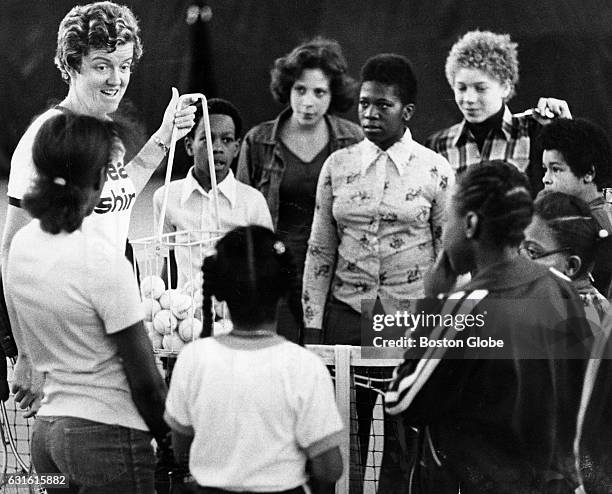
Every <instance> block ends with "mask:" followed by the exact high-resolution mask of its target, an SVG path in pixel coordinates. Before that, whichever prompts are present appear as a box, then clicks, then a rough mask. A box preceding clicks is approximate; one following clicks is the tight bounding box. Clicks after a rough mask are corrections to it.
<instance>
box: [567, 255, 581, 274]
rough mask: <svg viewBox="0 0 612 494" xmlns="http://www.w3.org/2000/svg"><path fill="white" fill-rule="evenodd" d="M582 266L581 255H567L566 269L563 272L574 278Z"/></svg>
mask: <svg viewBox="0 0 612 494" xmlns="http://www.w3.org/2000/svg"><path fill="white" fill-rule="evenodd" d="M581 267H582V259H580V257H579V256H567V258H566V259H565V269H564V270H563V273H564V274H565V275H567V276H568V277H570V278H572V279H573V278H574V276H576V274H578V271H580V268H581Z"/></svg>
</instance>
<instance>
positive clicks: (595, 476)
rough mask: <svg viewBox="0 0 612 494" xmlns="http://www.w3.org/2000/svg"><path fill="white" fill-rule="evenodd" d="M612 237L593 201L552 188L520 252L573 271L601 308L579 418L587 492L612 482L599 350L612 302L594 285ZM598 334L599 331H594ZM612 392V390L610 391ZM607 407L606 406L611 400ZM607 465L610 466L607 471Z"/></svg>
mask: <svg viewBox="0 0 612 494" xmlns="http://www.w3.org/2000/svg"><path fill="white" fill-rule="evenodd" d="M611 241H612V237H610V234H609V232H608V231H607V230H604V229H601V228H600V225H599V223H598V221H597V219H596V218H595V217H594V216H593V215H592V213H591V210H590V208H589V205H588V204H587V203H586V202H585V201H583V200H582V199H580V198H578V197H575V196H572V195H569V194H564V193H562V192H550V193H547V194H543V195H542V196H541V197H539V198H538V199H537V200H536V202H535V213H534V217H533V221H532V222H531V224H530V225H529V226H528V227H527V228H526V229H525V241H524V242H523V243H522V245H521V249H520V252H521V253H522V254H523V255H525V256H527V257H529V258H530V259H533V260H534V261H536V262H537V263H539V264H543V265H545V266H550V267H553V268H556V269H558V270H559V271H561V272H562V273H564V274H565V275H566V276H568V277H569V278H570V279H571V280H572V283H573V285H574V288H576V290H577V291H578V293H579V294H580V297H581V298H582V301H583V303H584V305H585V308H593V309H595V310H596V313H597V315H596V316H595V317H596V318H597V319H598V320H597V321H594V322H595V326H594V328H595V329H596V330H599V329H600V328H601V329H603V330H604V331H603V333H601V336H603V338H602V339H599V340H598V341H597V345H596V346H594V348H593V354H592V356H593V357H594V358H592V359H590V360H589V363H588V367H587V371H586V377H585V384H584V388H583V392H582V401H581V407H580V413H579V422H578V437H577V439H576V443H575V447H576V449H577V453H578V454H579V458H580V473H581V475H582V478H583V482H584V486H585V488H586V491H587V492H589V493H590V492H595V493H597V492H609V489H610V487H612V470H611V469H610V467H609V466H608V465H609V464H610V460H611V455H610V453H609V451H608V450H609V447H607V446H606V447H603V448H602V447H601V444H606V445H608V444H609V441H608V442H606V441H605V440H604V439H603V438H610V437H612V427H611V426H610V420H609V417H608V415H609V412H607V411H606V409H609V408H610V402H611V401H610V394H609V393H608V392H606V390H607V389H608V388H609V386H608V385H607V384H606V383H607V381H609V375H610V369H609V362H605V361H603V362H604V365H603V367H602V366H601V363H602V360H601V354H600V353H596V352H598V351H599V350H601V349H602V348H604V346H605V344H606V339H607V338H608V337H609V327H608V326H609V323H608V321H607V320H606V316H607V315H609V311H610V302H609V301H608V299H606V298H605V297H604V296H603V295H602V294H601V293H600V292H599V291H598V290H597V289H596V288H595V287H594V286H593V284H592V281H591V280H592V278H591V276H590V272H591V270H592V269H593V266H594V264H595V259H596V258H597V255H598V253H599V252H601V251H608V252H609V251H610V242H611ZM595 336H597V334H596V335H595ZM608 391H609V390H608ZM606 404H607V406H604V405H606ZM606 470H608V471H607V472H606Z"/></svg>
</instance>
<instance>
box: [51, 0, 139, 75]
mask: <svg viewBox="0 0 612 494" xmlns="http://www.w3.org/2000/svg"><path fill="white" fill-rule="evenodd" d="M125 43H134V57H133V61H132V67H133V66H135V65H136V62H137V61H138V60H139V59H140V57H141V56H142V41H141V39H140V28H139V27H138V20H137V19H136V16H135V15H134V13H133V12H132V11H131V10H130V9H129V7H126V6H125V5H118V4H116V3H114V2H108V1H106V2H95V3H90V4H87V5H77V6H75V7H73V8H72V10H70V12H68V13H67V14H66V16H65V17H64V18H63V19H62V22H61V23H60V26H59V29H58V32H57V49H56V53H55V65H56V67H57V68H58V69H59V71H60V72H61V74H62V79H63V80H64V82H66V83H69V80H70V77H69V76H68V72H69V71H70V69H74V70H76V71H80V70H81V61H82V60H83V57H84V56H87V54H89V52H90V50H97V49H104V50H106V51H108V52H109V53H110V52H113V51H115V50H116V49H117V46H120V45H122V44H125Z"/></svg>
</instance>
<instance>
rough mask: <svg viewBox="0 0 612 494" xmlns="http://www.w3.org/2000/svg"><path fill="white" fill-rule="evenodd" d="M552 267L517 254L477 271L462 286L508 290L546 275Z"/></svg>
mask: <svg viewBox="0 0 612 494" xmlns="http://www.w3.org/2000/svg"><path fill="white" fill-rule="evenodd" d="M549 272H550V269H549V268H548V267H546V266H542V265H541V264H538V263H536V262H535V261H532V260H530V259H526V258H524V257H523V256H521V255H517V256H516V257H515V258H514V259H512V260H510V261H504V262H500V263H496V264H493V265H491V266H488V267H487V268H485V269H483V270H482V271H480V272H478V273H476V274H475V275H474V277H473V278H472V280H471V281H470V282H469V283H468V284H467V285H466V286H465V288H462V289H463V290H465V291H470V290H476V289H481V288H484V289H487V290H490V291H491V290H506V289H510V288H516V287H518V286H521V285H524V284H526V283H531V282H533V281H535V280H537V279H538V278H541V277H542V276H546V275H547V274H548V273H549Z"/></svg>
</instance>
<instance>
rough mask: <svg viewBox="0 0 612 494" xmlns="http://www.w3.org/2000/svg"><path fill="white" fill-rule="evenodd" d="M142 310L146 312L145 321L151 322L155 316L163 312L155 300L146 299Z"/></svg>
mask: <svg viewBox="0 0 612 494" xmlns="http://www.w3.org/2000/svg"><path fill="white" fill-rule="evenodd" d="M142 310H143V311H144V320H145V321H148V322H151V321H152V320H153V318H154V317H155V314H157V313H158V312H159V311H160V310H161V305H159V302H158V301H157V300H155V299H154V298H145V299H144V300H143V301H142Z"/></svg>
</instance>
